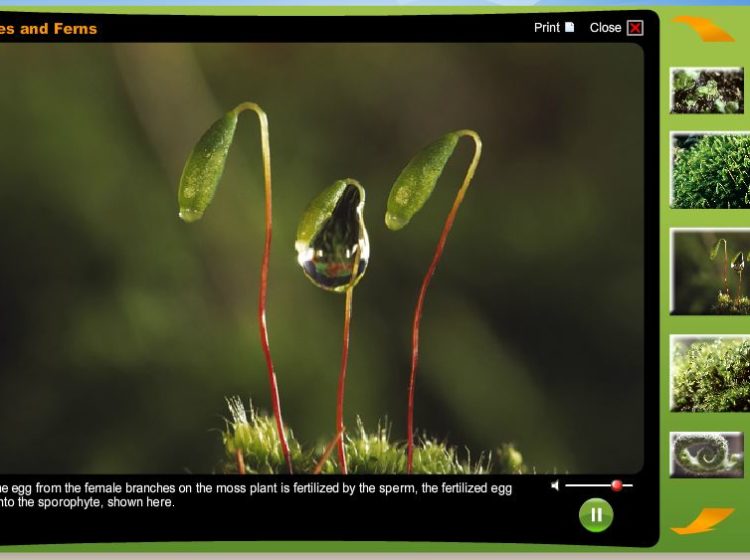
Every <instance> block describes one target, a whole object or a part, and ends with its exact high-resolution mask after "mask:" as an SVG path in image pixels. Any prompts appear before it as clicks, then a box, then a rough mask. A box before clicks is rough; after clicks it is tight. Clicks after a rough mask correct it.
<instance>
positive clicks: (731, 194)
mask: <svg viewBox="0 0 750 560" xmlns="http://www.w3.org/2000/svg"><path fill="white" fill-rule="evenodd" d="M673 178H674V196H673V202H672V205H673V207H674V208H750V136H704V137H703V138H700V139H699V140H698V141H697V142H695V143H693V144H692V145H691V146H690V147H687V148H680V147H677V148H675V154H674V174H673Z"/></svg>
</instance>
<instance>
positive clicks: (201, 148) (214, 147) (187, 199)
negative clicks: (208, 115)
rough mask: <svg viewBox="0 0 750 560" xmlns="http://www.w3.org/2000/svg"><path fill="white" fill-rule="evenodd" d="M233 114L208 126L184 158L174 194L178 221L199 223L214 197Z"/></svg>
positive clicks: (231, 131) (234, 125) (230, 136)
mask: <svg viewBox="0 0 750 560" xmlns="http://www.w3.org/2000/svg"><path fill="white" fill-rule="evenodd" d="M237 114H238V113H237V111H236V110H233V111H230V112H228V113H227V114H225V115H224V116H223V117H221V118H220V119H219V120H217V121H216V122H215V123H214V124H212V125H211V127H210V128H209V129H208V130H207V131H206V132H205V133H204V134H203V136H201V138H200V140H198V143H197V144H196V145H195V147H194V148H193V151H192V152H190V155H189V156H188V159H187V162H186V163H185V168H184V169H183V170H182V177H181V178H180V188H179V191H178V194H177V201H178V202H179V205H180V218H181V219H182V220H184V221H186V222H194V221H196V220H199V219H201V217H202V216H203V212H205V211H206V208H207V207H208V205H209V204H210V203H211V200H212V199H213V197H214V193H215V192H216V187H217V185H218V184H219V181H220V180H221V175H222V173H224V164H225V162H226V160H227V154H228V153H229V147H230V146H231V145H232V139H233V138H234V131H235V129H236V128H237Z"/></svg>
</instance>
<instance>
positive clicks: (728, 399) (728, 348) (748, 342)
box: [671, 335, 750, 412]
mask: <svg viewBox="0 0 750 560" xmlns="http://www.w3.org/2000/svg"><path fill="white" fill-rule="evenodd" d="M671 381H672V410H673V411H674V412H748V411H750V337H748V336H682V335H679V336H677V335H675V336H672V380H671Z"/></svg>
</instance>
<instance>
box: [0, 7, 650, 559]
mask: <svg viewBox="0 0 750 560" xmlns="http://www.w3.org/2000/svg"><path fill="white" fill-rule="evenodd" d="M652 16H653V15H652V14H650V13H647V12H608V13H596V12H591V13H587V14H585V15H584V14H573V15H572V16H570V17H568V19H570V20H571V21H569V22H567V23H570V24H571V26H568V25H566V19H565V17H564V16H560V15H559V14H544V16H543V17H540V16H539V15H533V14H527V15H523V16H507V17H506V16H491V17H477V18H474V17H471V18H466V19H467V20H470V21H471V23H468V22H466V23H461V24H460V25H459V26H456V27H462V28H463V26H467V25H468V26H470V27H471V28H472V30H473V32H474V34H475V37H474V38H469V37H468V36H466V33H467V32H465V31H455V30H454V26H453V25H451V22H450V21H449V20H450V18H448V19H444V20H441V21H440V22H433V21H432V20H431V18H399V19H400V20H401V21H398V22H394V23H390V22H389V23H388V24H384V25H386V26H385V27H384V26H378V25H377V24H375V23H374V22H371V21H370V22H368V21H366V18H347V20H348V23H346V25H345V30H344V31H343V32H341V33H337V30H341V25H342V23H341V22H340V21H338V20H337V18H316V21H315V22H314V23H313V22H311V21H304V22H302V21H297V22H295V25H294V26H285V23H284V21H283V19H284V18H263V20H264V21H263V22H259V21H257V20H259V19H260V18H250V20H251V21H250V22H249V23H250V25H248V22H247V21H242V18H203V19H201V18H182V20H178V19H175V18H167V17H157V16H151V17H148V16H133V17H132V18H127V19H126V18H125V17H118V16H68V18H67V19H66V20H65V21H64V22H63V23H65V24H66V25H71V26H80V27H81V29H83V28H84V27H85V28H86V29H87V30H88V31H87V33H86V34H85V35H82V34H80V33H78V34H77V33H73V32H71V33H70V34H67V35H65V34H64V35H57V36H55V37H51V36H50V37H49V40H54V41H55V43H54V44H50V43H45V42H30V41H27V40H25V38H24V37H22V36H21V35H20V31H19V29H20V26H21V25H23V24H33V25H38V26H40V25H43V24H44V23H49V24H50V25H51V26H52V27H51V28H52V29H55V26H54V24H55V22H54V21H53V19H54V18H52V19H50V18H45V17H44V16H43V15H40V14H31V15H27V16H21V15H18V21H17V26H16V27H17V29H16V33H15V36H14V37H11V38H10V40H9V41H7V42H6V41H4V42H3V44H2V45H0V67H2V69H3V83H4V86H3V87H2V88H0V114H1V122H3V128H4V130H6V134H3V135H2V136H0V168H1V169H2V179H1V185H2V186H1V187H0V208H2V209H3V213H4V218H3V220H2V226H0V228H2V235H0V252H1V253H2V254H3V255H4V262H5V263H6V266H5V267H4V272H3V274H2V275H0V294H2V295H0V316H2V321H1V322H0V426H3V428H2V429H0V449H2V452H1V453H0V473H5V474H4V475H0V489H2V488H3V484H2V481H4V480H5V479H6V474H7V475H8V477H10V478H8V480H14V481H19V484H21V483H23V484H21V486H18V488H21V487H23V492H21V490H19V492H21V493H20V494H19V493H16V494H15V495H14V494H13V493H12V491H11V490H6V491H5V493H0V498H5V499H14V500H15V502H16V505H15V506H14V507H16V508H18V507H19V506H18V500H19V499H20V498H24V497H26V498H29V497H33V498H34V499H35V500H36V505H35V506H32V507H27V508H22V509H17V510H16V513H18V514H19V515H20V516H22V517H24V516H25V517H24V518H25V519H28V520H32V519H40V520H41V519H47V520H49V519H53V518H55V516H61V515H72V516H78V517H76V518H78V519H84V518H85V519H88V520H90V522H91V523H93V524H94V525H95V526H98V525H97V524H99V523H101V524H102V525H104V524H106V523H107V521H106V520H107V519H111V518H112V517H111V516H113V515H118V516H122V517H123V518H127V517H132V516H139V518H140V519H141V521H142V523H141V525H148V523H143V522H147V521H148V520H157V519H158V516H159V515H160V514H163V513H164V510H165V509H169V510H172V512H173V513H174V514H175V515H177V516H178V517H179V518H180V519H187V518H188V517H189V516H190V515H194V514H195V512H198V511H205V510H206V508H210V507H222V504H224V505H225V506H226V507H235V506H236V507H240V506H239V505H238V504H239V503H240V500H242V502H241V503H243V504H245V505H247V504H248V503H250V504H251V507H253V508H259V509H262V508H268V511H271V512H273V511H278V510H281V509H283V508H287V507H290V504H297V505H296V506H295V507H303V508H304V509H305V511H308V512H309V511H317V510H318V509H320V510H325V509H330V508H345V507H349V505H350V504H352V503H353V502H352V500H355V501H357V503H358V504H360V505H366V504H367V503H368V500H369V501H371V502H372V503H373V504H377V507H388V508H393V509H394V510H400V511H395V512H394V513H393V520H394V522H393V524H389V527H386V528H383V527H381V528H380V529H379V530H378V531H377V532H376V531H375V530H374V528H372V527H369V528H368V519H369V517H368V516H372V518H373V519H375V516H376V514H377V513H376V509H377V508H373V511H371V512H367V511H365V512H364V513H363V514H362V515H363V518H360V519H358V520H357V521H356V527H354V521H355V520H347V519H341V520H340V522H339V523H340V524H343V525H345V526H347V527H348V529H347V532H346V534H344V533H343V532H342V531H343V529H341V527H333V525H335V524H328V526H327V528H326V526H325V523H324V522H323V520H311V521H310V523H308V524H305V526H304V527H299V528H294V529H289V528H287V529H286V531H287V532H284V533H283V535H284V538H290V537H291V538H299V539H320V538H333V539H336V540H342V539H360V538H364V539H367V540H381V539H383V540H399V539H408V540H419V539H427V540H473V541H501V540H507V539H508V538H509V537H508V535H509V534H511V531H512V534H513V535H514V536H513V538H514V539H516V542H522V541H524V540H529V541H536V542H571V543H576V542H577V543H591V539H592V538H597V539H598V540H597V541H596V542H598V543H602V544H624V545H634V544H638V545H643V544H645V543H648V542H653V540H654V539H655V535H656V519H657V516H658V512H657V510H656V507H655V505H654V504H655V503H656V478H657V475H656V453H652V451H654V450H655V446H654V445H653V443H654V441H653V440H652V439H651V436H650V435H648V436H647V435H646V423H647V422H648V421H649V418H651V417H652V416H653V417H654V418H655V417H656V416H655V415H656V407H655V403H656V397H650V396H648V391H647V387H650V388H655V386H656V383H657V380H656V376H655V374H656V367H655V364H650V363H649V362H648V361H647V355H649V353H652V354H653V352H654V348H655V342H656V341H655V338H654V337H655V332H656V331H655V330H653V329H655V327H648V326H647V323H648V320H647V319H648V318H647V317H646V312H645V309H646V308H647V305H646V303H647V301H649V300H650V299H651V298H653V294H651V295H649V294H648V293H647V292H646V291H645V286H646V283H645V278H646V276H647V274H648V272H649V271H653V270H654V269H655V266H654V262H652V259H651V255H652V252H651V251H650V250H647V249H646V248H645V247H646V244H647V241H646V240H647V235H648V232H649V228H650V227H651V225H649V224H650V223H651V222H649V220H650V219H651V218H650V216H651V214H650V213H651V212H652V211H653V209H654V208H655V204H656V202H655V200H653V198H651V199H649V197H650V196H651V195H647V193H649V187H650V188H651V191H652V192H654V184H652V183H653V181H654V177H653V174H654V173H655V170H656V167H655V165H654V161H653V152H654V146H655V143H654V140H653V139H649V137H648V136H647V132H648V130H650V129H651V127H653V126H655V124H654V122H653V121H652V122H650V123H649V121H648V116H649V115H652V114H653V112H654V111H655V110H656V109H655V108H654V107H655V106H656V105H657V103H658V99H657V93H656V86H655V79H656V76H655V74H654V69H655V64H654V62H653V60H652V59H651V57H654V56H656V55H655V54H654V52H653V50H654V49H655V45H656V44H658V22H657V21H656V18H655V17H652ZM245 19H247V18H245ZM376 19H377V18H376ZM409 19H411V20H412V21H406V20H409ZM633 19H637V20H639V21H642V22H644V23H643V28H644V29H645V33H643V34H641V35H636V36H633V37H631V36H628V35H626V34H625V32H624V31H625V29H626V28H625V22H626V21H628V20H633ZM209 20H211V21H209ZM425 20H426V21H425ZM557 22H559V23H561V24H562V27H560V28H559V31H553V27H550V28H538V27H535V25H534V24H535V23H543V24H545V25H546V24H548V23H549V24H550V25H552V24H554V23H557ZM591 22H597V23H600V25H599V26H592V25H591ZM146 23H149V24H150V25H146ZM136 24H143V25H140V26H139V25H136ZM300 24H302V27H299V29H303V30H302V31H294V30H293V29H295V28H298V27H297V26H298V25H300ZM615 25H619V26H621V31H620V32H617V33H616V32H614V31H613V28H614V26H615ZM305 26H307V27H306V28H305ZM259 27H262V29H259ZM61 29H62V28H61ZM91 29H93V30H94V31H93V32H92V31H91ZM136 29H140V31H139V32H138V33H137V32H136V31H135V30H136ZM165 29H171V31H168V32H167V31H164V30H165ZM159 30H161V31H159ZM606 30H610V32H607V31H606ZM50 33H51V32H50ZM647 82H649V83H651V86H652V87H651V89H650V90H648V92H647V87H646V86H647ZM11 131H12V132H11ZM271 201H272V204H271ZM178 214H179V215H178ZM180 218H182V219H180ZM446 220H447V222H446ZM436 246H437V250H436ZM625 350H626V351H625ZM417 358H418V359H417ZM282 425H283V431H282V430H281V429H280V428H281V426H282ZM282 433H283V438H281V437H280V434H282ZM290 473H293V474H291V476H290ZM407 473H409V474H407ZM239 474H243V475H245V476H239ZM318 474H319V475H320V476H315V475H318ZM11 475H12V476H11ZM344 475H346V476H344ZM362 475H368V476H362ZM14 477H15V478H14ZM613 480H616V482H619V486H618V487H617V488H615V486H612V489H614V490H615V491H614V492H613V491H612V490H610V489H609V486H610V483H611V482H612V481H613ZM623 482H624V483H625V484H624V487H623ZM590 483H594V484H595V485H596V484H598V485H599V486H600V487H601V486H602V485H604V486H605V487H607V492H608V494H607V498H608V500H609V501H610V503H611V504H612V505H613V507H614V508H615V511H616V512H620V511H622V512H625V511H635V510H636V509H637V508H638V507H643V504H652V505H654V507H653V508H652V510H653V513H649V514H647V515H644V516H642V517H641V518H638V516H633V515H630V516H629V518H628V519H627V520H624V521H620V523H619V524H618V523H615V524H614V525H613V526H612V528H611V529H609V530H608V531H606V532H602V533H601V534H596V533H595V532H590V531H586V529H585V528H584V527H581V525H580V523H579V522H578V519H577V518H575V516H569V517H570V519H566V520H565V521H564V522H561V523H560V524H559V527H556V528H551V529H549V531H548V532H546V533H544V534H539V533H538V532H537V533H534V532H533V530H532V529H533V528H532V527H531V526H530V523H529V520H528V518H527V517H525V515H526V514H518V513H517V514H516V517H515V519H512V520H509V521H508V523H507V527H504V528H503V527H498V526H497V525H496V524H493V523H490V522H489V520H487V521H478V522H477V523H476V524H474V525H472V526H471V527H468V526H466V523H465V522H458V523H455V522H453V524H454V529H451V530H448V529H446V526H445V524H446V523H448V522H449V520H450V519H453V520H455V519H456V517H455V516H456V515H457V514H458V512H459V511H461V510H462V509H464V504H474V505H475V506H476V507H482V508H484V507H487V506H490V507H492V508H495V510H496V511H498V512H510V511H511V509H513V511H516V512H522V511H529V510H528V509H525V508H530V507H531V504H530V500H532V499H541V498H539V497H540V496H543V499H544V500H546V501H548V502H549V503H550V504H551V505H550V508H549V514H550V515H554V513H555V512H559V511H561V510H562V508H564V507H567V505H566V504H572V503H576V504H579V502H582V501H583V499H585V498H586V497H587V495H586V494H585V488H587V487H588V486H590V485H591V484H590ZM25 484H27V485H28V486H25ZM66 484H67V485H66ZM70 484H72V486H70ZM566 484H568V485H569V486H570V487H569V488H567V493H566V492H561V491H560V488H562V489H564V490H565V489H566ZM612 484H613V485H614V483H612ZM576 486H578V487H579V488H578V489H576ZM26 489H28V490H29V492H28V493H26ZM579 490H580V491H579ZM576 491H578V493H577V494H574V492H576ZM532 496H535V497H536V498H532ZM149 500H151V501H149ZM248 500H249V502H248ZM167 502H168V503H167ZM347 504H349V505H347ZM435 504H442V505H441V506H440V507H441V508H447V509H451V508H452V510H453V513H451V514H449V515H446V516H445V519H443V521H442V522H440V521H439V519H440V516H439V515H438V512H436V511H433V512H430V511H429V510H430V509H431V508H432V509H434V507H433V506H435ZM243 507H244V506H243ZM413 508H420V509H425V510H428V511H427V512H426V513H424V515H425V516H426V518H427V521H428V523H426V524H425V528H424V529H415V528H414V527H411V528H410V529H409V528H408V527H405V526H404V524H403V523H399V520H400V519H404V520H405V519H407V518H408V512H409V510H411V509H413ZM5 509H10V506H7V504H6V508H5ZM365 509H367V508H365ZM1 510H3V508H0V514H3V515H4V513H5V511H1ZM93 512H99V513H100V514H101V517H100V518H99V520H98V521H97V520H96V519H94V518H93V517H92V513H93ZM183 516H184V517H183ZM272 517H273V515H269V519H271V518H272ZM219 521H220V520H218V519H217V520H209V521H206V522H205V523H202V524H201V527H199V528H196V527H195V526H194V525H191V524H185V525H184V526H183V527H181V528H167V527H166V526H164V527H161V528H156V527H155V526H152V527H150V528H148V529H144V530H143V531H144V533H143V534H138V535H126V534H125V533H118V529H112V528H111V527H110V528H109V529H108V530H107V531H104V532H102V533H101V534H96V535H94V536H93V537H92V535H91V534H88V535H86V536H83V534H82V533H81V535H75V534H74V535H73V536H72V537H71V536H70V534H68V536H67V538H68V539H72V540H73V541H74V542H75V541H78V540H87V541H89V542H90V541H92V540H94V541H95V540H98V539H101V540H112V539H117V538H119V539H126V540H127V539H131V540H132V539H137V540H170V539H171V540H183V539H189V540H195V539H198V540H202V539H209V540H222V539H231V540H243V539H253V540H255V539H258V540H273V539H274V538H280V536H281V535H282V532H283V531H282V529H283V528H281V527H278V526H277V525H275V524H273V523H272V522H271V521H269V520H259V521H258V522H257V525H254V527H253V528H252V529H251V530H250V531H251V533H248V532H247V531H248V529H247V528H245V529H244V532H243V530H242V524H241V523H240V521H239V520H236V521H231V520H229V521H228V520H226V519H222V520H221V523H220V522H219ZM48 526H50V527H53V526H54V524H49V525H48ZM636 526H638V527H641V529H642V530H639V531H633V527H636ZM571 527H572V528H573V529H572V531H571ZM119 530H122V529H119ZM407 530H409V531H411V532H408V531H407ZM57 531H59V529H54V528H50V529H49V530H47V529H45V530H44V531H43V534H41V535H39V534H35V535H34V536H30V533H26V534H25V533H24V532H23V531H21V532H19V533H17V534H13V535H4V536H3V537H2V539H3V540H10V541H12V542H30V539H31V540H34V539H35V542H59V539H60V534H59V533H58V532H57ZM566 531H567V532H566ZM290 533H294V534H290ZM15 539H18V541H16V540H15Z"/></svg>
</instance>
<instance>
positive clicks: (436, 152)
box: [385, 131, 461, 230]
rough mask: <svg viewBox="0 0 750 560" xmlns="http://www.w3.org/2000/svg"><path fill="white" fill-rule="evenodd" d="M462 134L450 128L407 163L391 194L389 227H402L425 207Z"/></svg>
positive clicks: (386, 223) (386, 215) (397, 228)
mask: <svg viewBox="0 0 750 560" xmlns="http://www.w3.org/2000/svg"><path fill="white" fill-rule="evenodd" d="M460 138H461V133H460V131H458V132H449V133H448V134H446V135H444V136H442V137H441V138H440V139H438V140H436V141H435V142H433V143H432V144H430V145H428V146H425V147H424V148H422V149H421V150H420V151H419V152H418V153H417V155H415V156H414V157H413V158H412V159H411V161H409V163H407V164H406V167H404V169H403V171H401V174H400V175H399V176H398V178H397V179H396V181H395V183H393V187H392V188H391V194H390V195H389V196H388V207H387V210H386V214H385V225H386V226H387V227H388V229H391V230H399V229H401V228H402V227H404V226H405V225H406V224H408V223H409V221H410V220H411V219H412V217H413V216H414V214H416V213H417V212H419V211H420V210H421V209H422V206H424V204H425V202H427V199H428V198H430V195H431V194H432V191H433V189H434V188H435V185H436V184H437V181H438V179H439V178H440V175H442V173H443V169H444V168H445V164H446V163H448V160H449V159H450V157H451V155H453V152H454V150H455V149H456V144H458V140H459V139H460Z"/></svg>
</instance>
